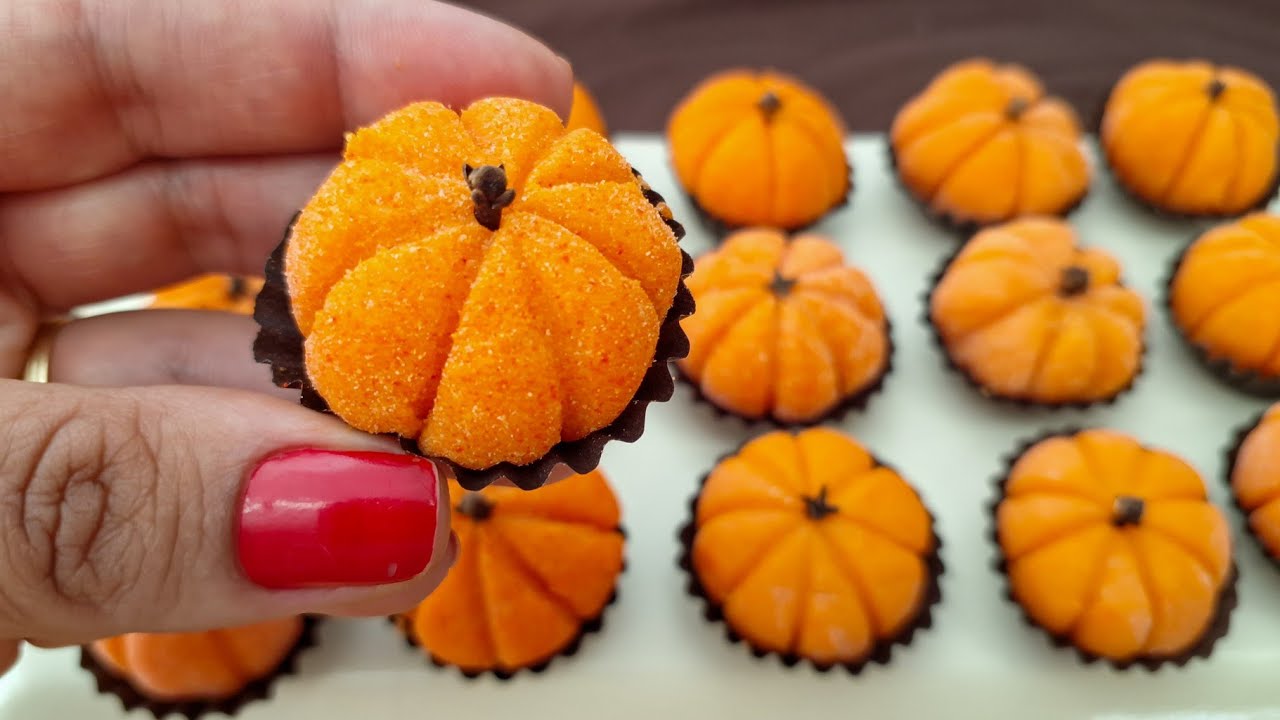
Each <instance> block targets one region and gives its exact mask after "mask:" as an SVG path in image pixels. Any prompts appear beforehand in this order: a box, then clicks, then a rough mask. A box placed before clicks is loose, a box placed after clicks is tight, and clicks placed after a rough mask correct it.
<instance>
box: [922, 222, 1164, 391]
mask: <svg viewBox="0 0 1280 720" xmlns="http://www.w3.org/2000/svg"><path fill="white" fill-rule="evenodd" d="M929 319H930V322H931V324H932V325H933V328H934V330H935V331H936V333H937V336H938V339H939V341H940V342H941V344H942V346H943V349H944V351H945V352H946V354H947V357H948V358H949V359H950V361H951V363H952V365H953V366H954V367H955V368H957V369H958V370H959V371H960V372H961V373H963V374H964V375H965V376H966V377H968V378H969V379H970V381H971V382H973V383H974V384H975V385H976V386H977V387H978V388H979V389H980V390H982V392H983V393H984V394H987V395H989V396H991V397H995V398H1000V399H1005V400H1014V401H1020V402H1030V403H1036V404H1041V405H1049V406H1054V405H1085V404H1089V403H1092V402H1096V401H1101V400H1108V399H1111V398H1113V397H1115V396H1116V395H1118V394H1119V393H1120V392H1121V391H1123V390H1124V389H1126V388H1127V387H1128V386H1129V385H1130V384H1131V383H1132V382H1133V380H1134V378H1135V376H1136V375H1137V373H1138V371H1139V368H1140V365H1141V361H1142V353H1143V339H1142V332H1143V327H1144V324H1145V310H1144V308H1143V303H1142V300H1141V299H1140V298H1139V297H1138V295H1137V293H1135V292H1133V291H1132V290H1130V289H1128V288H1126V287H1124V286H1123V285H1122V284H1121V283H1120V264H1119V263H1118V262H1117V261H1116V259H1115V258H1114V257H1112V256H1111V254H1109V253H1107V252H1105V251H1103V250H1099V249H1097V248H1080V247H1079V246H1078V245H1077V241H1076V235H1075V232H1074V231H1073V230H1072V229H1071V226H1070V225H1068V224H1067V223H1065V222H1063V221H1061V220H1052V219H1046V218H1026V219H1022V220H1015V221H1013V222H1010V223H1007V224H1005V225H1000V226H996V227H992V228H988V229H986V230H983V231H982V232H980V233H978V234H977V235H975V236H974V237H973V239H972V240H970V241H969V242H968V243H967V244H966V245H965V246H964V247H963V248H962V249H961V250H960V252H959V253H958V254H957V255H956V256H955V257H954V258H953V259H952V260H951V261H950V263H949V264H948V265H947V268H946V270H945V271H944V272H943V274H942V277H941V279H939V280H938V283H937V285H935V286H934V289H933V292H932V293H931V296H930V298H929Z"/></svg>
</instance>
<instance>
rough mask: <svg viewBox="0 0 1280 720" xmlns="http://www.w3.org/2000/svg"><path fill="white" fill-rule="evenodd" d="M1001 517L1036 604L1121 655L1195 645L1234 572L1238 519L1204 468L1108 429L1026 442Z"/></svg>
mask: <svg viewBox="0 0 1280 720" xmlns="http://www.w3.org/2000/svg"><path fill="white" fill-rule="evenodd" d="M996 527H997V535H998V541H999V549H1000V553H1001V556H1002V558H1003V560H1004V563H1005V568H1006V572H1007V575H1008V579H1009V584H1010V587H1011V589H1012V592H1013V597H1014V599H1015V600H1016V601H1017V602H1018V604H1020V605H1021V606H1022V608H1023V609H1024V610H1025V611H1026V613H1027V615H1028V616H1029V617H1030V618H1031V619H1032V620H1033V621H1035V623H1036V624H1037V625H1039V626H1041V627H1042V628H1044V629H1045V630H1046V631H1048V632H1049V633H1050V634H1051V635H1053V636H1054V637H1058V638H1064V639H1066V640H1069V641H1070V642H1071V644H1073V645H1075V646H1076V647H1077V648H1079V649H1080V650H1082V651H1083V652H1085V653H1087V654H1090V655H1097V656H1101V657H1104V658H1107V659H1109V660H1111V661H1114V662H1115V663H1117V664H1121V665H1123V664H1126V663H1128V662H1131V661H1139V660H1140V661H1148V662H1158V661H1163V660H1172V659H1178V658H1180V657H1182V656H1184V655H1185V654H1186V653H1188V652H1190V651H1191V650H1193V649H1194V648H1195V647H1196V646H1197V645H1198V644H1199V643H1200V642H1201V641H1202V640H1203V639H1204V638H1205V636H1206V633H1208V632H1209V631H1210V630H1211V629H1212V627H1213V623H1214V620H1215V619H1216V617H1217V615H1218V614H1219V611H1220V603H1221V600H1222V596H1223V592H1224V589H1225V588H1226V586H1227V582H1228V580H1229V578H1230V577H1231V575H1232V573H1233V571H1232V560H1231V532H1230V529H1229V528H1228V527H1227V522H1226V520H1225V519H1224V518H1223V515H1222V513H1221V512H1219V510H1218V509H1217V508H1216V507H1214V506H1213V505H1212V504H1211V503H1210V502H1209V501H1208V500H1207V498H1206V496H1205V487H1204V482H1203V481H1202V480H1201V479H1200V476H1199V474H1197V473H1196V471H1195V469H1193V468H1192V467H1191V466H1190V465H1188V464H1187V463H1185V462H1183V461H1182V460H1181V459H1179V458H1177V457H1175V456H1174V455H1171V454H1169V453H1167V452H1164V451H1161V450H1154V449H1150V448H1145V447H1143V446H1141V445H1139V444H1138V442H1137V441H1135V440H1134V439H1133V438H1130V437H1128V436H1125V435H1122V434H1119V433H1116V432H1111V431H1107V430H1087V431H1084V432H1081V433H1078V434H1074V435H1066V436H1057V437H1051V438H1048V439H1046V440H1042V441H1040V442H1038V443H1036V444H1035V445H1033V446H1032V447H1031V448H1029V449H1028V450H1026V451H1025V452H1024V453H1023V454H1022V455H1021V457H1019V458H1018V460H1017V461H1016V462H1015V463H1014V465H1013V469H1012V471H1011V472H1010V474H1009V476H1008V478H1007V480H1006V481H1005V483H1004V487H1003V490H1002V496H1001V498H1000V501H999V504H998V505H997V507H996Z"/></svg>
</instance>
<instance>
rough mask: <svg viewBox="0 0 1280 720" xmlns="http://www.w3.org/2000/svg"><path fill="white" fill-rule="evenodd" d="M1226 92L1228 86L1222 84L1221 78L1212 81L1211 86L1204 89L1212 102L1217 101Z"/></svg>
mask: <svg viewBox="0 0 1280 720" xmlns="http://www.w3.org/2000/svg"><path fill="white" fill-rule="evenodd" d="M1226 90H1227V84H1226V83H1224V82H1222V79H1221V78H1214V79H1212V80H1210V81H1209V84H1208V85H1206V86H1205V87H1204V91H1205V92H1206V93H1208V94H1209V99H1210V100H1217V99H1218V98H1219V97H1221V96H1222V93H1224V92H1226Z"/></svg>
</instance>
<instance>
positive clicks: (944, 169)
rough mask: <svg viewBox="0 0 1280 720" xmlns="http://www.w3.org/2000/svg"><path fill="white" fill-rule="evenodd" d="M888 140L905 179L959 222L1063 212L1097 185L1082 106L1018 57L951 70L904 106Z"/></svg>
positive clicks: (971, 63)
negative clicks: (1075, 107)
mask: <svg viewBox="0 0 1280 720" xmlns="http://www.w3.org/2000/svg"><path fill="white" fill-rule="evenodd" d="M890 143H891V147H892V149H893V157H894V163H895V165H896V167H897V172H898V177H899V178H901V180H902V184H903V185H904V186H905V187H906V188H907V190H908V191H910V192H911V194H912V195H914V196H915V197H916V198H917V199H919V200H920V201H921V202H922V203H924V205H925V206H926V207H927V208H928V209H929V211H930V212H932V213H934V214H935V215H938V216H940V217H942V218H944V219H946V220H947V221H948V222H951V223H953V224H956V225H961V226H973V225H989V224H992V223H997V222H1003V221H1006V220H1010V219H1012V218H1015V217H1020V216H1025V215H1060V214H1064V213H1066V212H1068V211H1069V210H1071V209H1072V208H1074V207H1075V206H1076V205H1077V204H1078V203H1079V202H1080V200H1081V199H1082V198H1083V197H1084V195H1085V193H1086V192H1087V191H1088V189H1089V165H1088V162H1087V161H1086V160H1085V156H1084V151H1083V150H1082V148H1081V145H1080V123H1079V121H1078V120H1077V119H1076V115H1075V112H1074V111H1072V110H1071V108H1070V106H1068V105H1067V104H1066V103H1065V102H1063V101H1062V100H1060V99H1058V98H1055V97H1049V96H1046V95H1045V93H1044V89H1043V88H1042V87H1041V85H1040V81H1039V80H1038V79H1037V78H1036V77H1035V76H1034V75H1032V74H1031V73H1030V72H1029V71H1028V70H1027V69H1026V68H1023V67H1020V66H1018V65H996V64H994V63H992V62H991V61H989V60H968V61H965V62H960V63H956V64H955V65H952V66H951V67H949V68H947V69H946V70H944V71H943V72H942V74H940V75H938V76H937V77H936V78H934V79H933V81H932V82H930V83H929V85H928V87H926V88H925V89H924V92H922V93H920V95H918V96H916V97H915V98H913V99H912V100H911V101H910V102H908V103H907V104H906V106H904V107H903V108H902V110H901V111H899V112H898V115H897V117H895V118H894V121H893V127H892V129H891V132H890Z"/></svg>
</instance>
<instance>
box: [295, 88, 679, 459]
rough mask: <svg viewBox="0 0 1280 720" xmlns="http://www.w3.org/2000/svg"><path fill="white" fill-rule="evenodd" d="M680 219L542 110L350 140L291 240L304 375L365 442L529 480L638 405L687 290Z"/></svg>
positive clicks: (511, 107) (414, 110)
mask: <svg viewBox="0 0 1280 720" xmlns="http://www.w3.org/2000/svg"><path fill="white" fill-rule="evenodd" d="M467 170H470V171H471V172H467ZM669 219H670V211H669V209H667V208H666V206H665V204H660V206H659V207H654V205H653V204H652V203H650V201H649V199H647V198H646V195H645V192H644V188H643V186H642V183H641V181H640V180H639V179H638V178H637V177H636V176H635V175H634V174H633V173H632V170H631V166H630V165H628V164H627V161H626V160H624V159H623V157H622V156H621V155H619V154H618V152H617V151H616V150H615V149H614V148H613V147H612V146H611V145H610V144H609V142H608V141H607V140H606V139H604V138H603V137H601V136H600V135H599V134H597V133H595V132H593V131H591V130H585V129H583V130H574V131H567V130H566V129H565V128H564V125H563V124H562V123H561V120H560V118H559V117H557V116H556V114H555V113H553V112H552V111H551V110H548V109H547V108H544V107H542V106H540V105H536V104H533V103H530V102H526V101H523V100H514V99H508V98H491V99H487V100H481V101H479V102H476V103H475V104H473V105H471V106H470V107H468V108H466V109H465V110H462V111H461V112H455V111H453V110H450V109H449V108H447V107H445V106H443V105H441V104H439V103H432V102H424V103H417V104H414V105H410V106H408V107H406V108H403V109H401V110H398V111H396V112H393V113H391V114H390V115H388V116H387V117H385V118H383V119H382V120H380V121H378V122H377V123H374V124H373V125H371V126H369V127H367V128H363V129H361V130H358V131H356V132H355V133H354V134H352V135H350V136H349V137H348V138H347V145H346V151H345V154H344V159H343V162H342V163H341V164H340V165H339V166H338V167H337V169H336V170H334V172H333V174H332V175H330V177H329V178H328V179H327V180H326V181H325V183H324V184H323V185H322V186H321V187H320V189H319V190H318V192H317V193H316V195H315V196H314V197H313V198H312V199H311V201H310V202H309V203H308V204H307V206H306V207H305V209H304V210H303V211H302V213H301V215H300V216H299V218H298V221H297V223H296V225H295V226H294V228H293V234H292V236H291V238H290V240H289V244H288V250H287V254H286V257H285V274H286V278H287V280H288V289H289V294H290V298H291V300H292V303H293V312H294V315H295V318H296V320H297V323H298V327H299V329H300V330H301V331H302V334H303V335H304V336H305V338H306V345H305V360H306V370H307V374H308V376H309V378H310V380H311V382H312V383H313V384H314V386H315V388H316V390H317V391H318V392H319V394H320V395H321V396H322V397H323V398H324V400H325V401H326V402H327V403H328V405H329V407H330V408H332V409H333V411H334V412H335V413H337V415H338V416H339V417H341V418H342V419H343V420H345V421H346V422H347V423H348V424H350V425H352V426H353V427H356V428H359V429H361V430H364V431H367V432H371V433H394V434H397V435H400V436H403V437H408V438H413V439H415V440H416V441H417V443H418V446H419V447H420V448H421V450H422V451H423V453H424V454H426V455H431V456H439V457H444V458H446V459H448V460H450V461H452V462H454V463H456V464H458V465H460V466H463V467H466V468H470V469H475V470H481V469H486V468H490V467H492V466H494V465H497V464H499V463H501V462H509V463H512V464H514V465H527V464H530V463H532V462H534V461H535V460H538V459H540V458H542V457H543V456H545V455H546V454H547V452H548V451H549V450H550V449H551V448H552V446H554V445H556V444H557V443H559V442H562V441H573V440H578V439H580V438H583V437H585V436H586V435H589V434H590V433H592V432H594V431H596V430H598V429H600V428H603V427H605V426H607V425H608V424H609V423H611V422H613V421H614V420H615V419H616V418H617V417H618V416H619V415H620V414H621V413H622V411H623V410H624V409H625V408H626V407H627V406H628V405H629V404H630V402H631V401H632V399H633V398H634V396H635V394H636V391H637V389H638V388H639V386H640V382H641V380H642V379H643V378H644V375H645V373H646V371H647V370H648V369H649V366H650V365H651V364H652V362H653V359H654V354H655V351H656V347H657V341H658V333H659V328H660V327H661V325H662V323H663V321H664V319H665V318H666V315H667V311H668V310H669V309H670V308H671V306H672V302H673V299H674V297H675V294H676V289H677V286H678V284H679V282H680V277H681V268H682V260H683V258H682V255H681V252H680V249H679V247H678V245H677V244H676V237H675V234H674V232H673V230H672V228H671V227H669V226H668V225H667V222H666V221H667V220H669Z"/></svg>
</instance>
